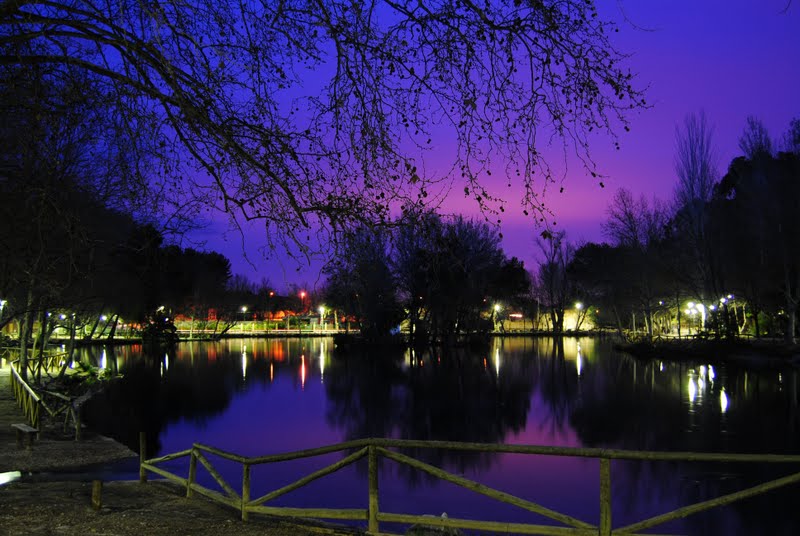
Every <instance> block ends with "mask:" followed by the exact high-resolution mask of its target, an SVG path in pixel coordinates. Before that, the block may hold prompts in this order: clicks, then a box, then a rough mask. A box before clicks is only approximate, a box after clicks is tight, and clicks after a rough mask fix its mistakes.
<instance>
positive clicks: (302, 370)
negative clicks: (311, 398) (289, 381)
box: [300, 355, 306, 389]
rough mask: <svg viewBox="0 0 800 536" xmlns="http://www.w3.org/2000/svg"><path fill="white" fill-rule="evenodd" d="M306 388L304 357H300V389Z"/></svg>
mask: <svg viewBox="0 0 800 536" xmlns="http://www.w3.org/2000/svg"><path fill="white" fill-rule="evenodd" d="M305 387H306V356H305V355H301V356H300V388H302V389H305Z"/></svg>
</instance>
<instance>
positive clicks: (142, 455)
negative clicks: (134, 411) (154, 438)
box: [139, 432, 147, 484]
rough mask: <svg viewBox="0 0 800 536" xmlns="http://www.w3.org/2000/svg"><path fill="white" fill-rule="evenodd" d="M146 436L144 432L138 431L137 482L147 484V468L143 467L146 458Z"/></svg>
mask: <svg viewBox="0 0 800 536" xmlns="http://www.w3.org/2000/svg"><path fill="white" fill-rule="evenodd" d="M146 450H147V436H146V435H145V433H144V432H139V482H140V483H142V484H147V470H146V469H145V468H144V462H145V460H146V459H147V453H146V452H145V451H146Z"/></svg>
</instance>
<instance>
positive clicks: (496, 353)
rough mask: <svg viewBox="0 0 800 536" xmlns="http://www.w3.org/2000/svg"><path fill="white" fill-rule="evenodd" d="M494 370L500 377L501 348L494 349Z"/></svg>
mask: <svg viewBox="0 0 800 536" xmlns="http://www.w3.org/2000/svg"><path fill="white" fill-rule="evenodd" d="M494 371H495V373H496V374H497V377H498V378H499V377H500V348H495V350H494Z"/></svg>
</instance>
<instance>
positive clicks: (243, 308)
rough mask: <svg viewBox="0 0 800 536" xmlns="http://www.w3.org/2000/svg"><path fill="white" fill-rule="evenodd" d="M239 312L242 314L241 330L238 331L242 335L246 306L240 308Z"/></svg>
mask: <svg viewBox="0 0 800 536" xmlns="http://www.w3.org/2000/svg"><path fill="white" fill-rule="evenodd" d="M239 310H240V311H241V312H242V329H240V330H239V331H241V332H242V333H244V319H245V314H246V313H247V306H246V305H242V308H241V309H239Z"/></svg>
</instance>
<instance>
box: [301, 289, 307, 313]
mask: <svg viewBox="0 0 800 536" xmlns="http://www.w3.org/2000/svg"><path fill="white" fill-rule="evenodd" d="M305 309H306V291H305V290H301V291H300V312H301V313H302V312H303V311H305Z"/></svg>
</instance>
